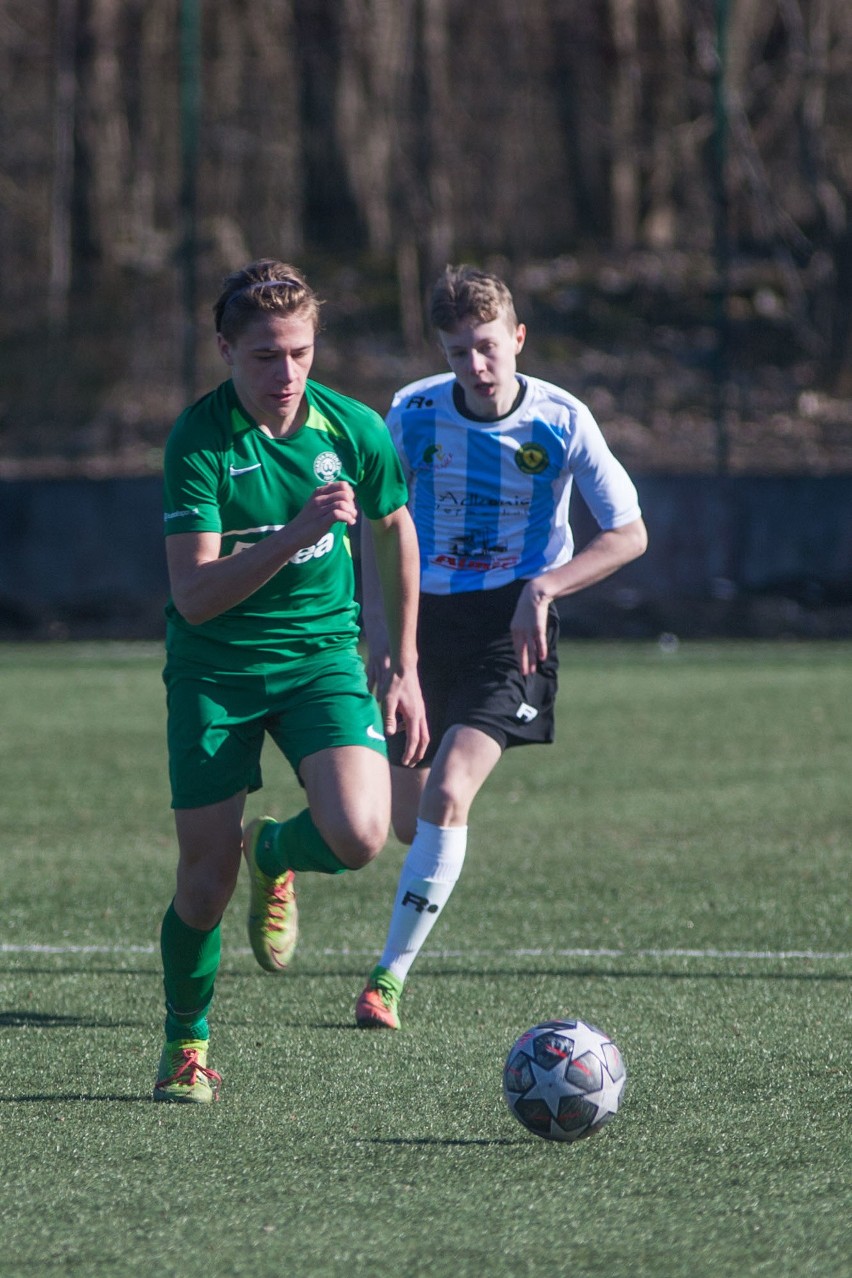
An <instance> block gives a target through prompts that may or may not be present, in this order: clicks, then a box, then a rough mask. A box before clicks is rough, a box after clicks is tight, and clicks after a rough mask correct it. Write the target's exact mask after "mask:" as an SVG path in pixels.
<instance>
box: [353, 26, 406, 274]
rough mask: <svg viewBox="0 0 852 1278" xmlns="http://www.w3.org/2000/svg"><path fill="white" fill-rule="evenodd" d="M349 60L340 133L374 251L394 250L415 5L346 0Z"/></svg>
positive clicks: (385, 251)
mask: <svg viewBox="0 0 852 1278" xmlns="http://www.w3.org/2000/svg"><path fill="white" fill-rule="evenodd" d="M342 9H343V30H344V42H343V47H344V49H345V57H344V58H343V61H342V64H341V68H340V82H339V86H338V101H337V129H338V133H339V135H340V139H341V152H342V154H343V156H344V157H345V161H346V166H347V170H348V173H349V180H350V183H351V186H352V190H353V192H354V194H355V198H356V201H357V203H358V207H359V210H360V212H361V214H362V216H363V218H364V223H365V225H366V229H367V240H368V243H369V246H370V248H371V250H372V251H373V252H376V253H389V252H390V251H391V249H392V247H393V240H394V236H393V229H394V228H393V224H392V205H393V195H392V192H393V157H394V154H395V152H396V149H397V148H396V130H397V126H398V118H399V112H400V108H401V92H400V91H401V75H400V71H401V67H402V64H403V61H404V57H405V47H406V31H407V27H408V25H409V23H410V21H411V5H410V3H401V2H400V0H342Z"/></svg>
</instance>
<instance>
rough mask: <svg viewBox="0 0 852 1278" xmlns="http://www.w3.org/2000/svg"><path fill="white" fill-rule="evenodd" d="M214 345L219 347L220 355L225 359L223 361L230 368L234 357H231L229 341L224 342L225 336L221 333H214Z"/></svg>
mask: <svg viewBox="0 0 852 1278" xmlns="http://www.w3.org/2000/svg"><path fill="white" fill-rule="evenodd" d="M216 345H217V346H218V347H219V354H220V355H221V356H222V359H223V360H224V361H225V363H226V364H227V365H228V367H229V368H230V366H231V365H232V364H233V362H234V357H233V355H232V354H231V343H230V342H226V341H225V338H224V337H223V336H222V334H221V333H217V334H216Z"/></svg>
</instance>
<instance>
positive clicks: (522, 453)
mask: <svg viewBox="0 0 852 1278" xmlns="http://www.w3.org/2000/svg"><path fill="white" fill-rule="evenodd" d="M549 464H550V458H549V457H548V455H547V449H546V448H542V446H541V444H533V443H529V444H521V446H520V448H519V449H518V451H517V452H516V453H515V465H516V466H517V468H518V470H520V471H523V473H524V474H525V475H540V474H541V472H542V471H543V470H547V467H548V465H549Z"/></svg>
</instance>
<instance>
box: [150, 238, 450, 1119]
mask: <svg viewBox="0 0 852 1278" xmlns="http://www.w3.org/2000/svg"><path fill="white" fill-rule="evenodd" d="M319 307H320V303H319V300H318V298H317V296H316V294H315V293H314V292H313V290H312V289H311V288H310V287H309V286H308V284H307V282H306V281H305V279H304V277H303V276H302V275H301V273H300V272H299V271H297V270H295V269H294V268H293V267H292V266H289V265H287V264H286V263H283V262H279V261H276V260H274V259H263V260H261V261H257V262H252V263H250V264H249V265H248V266H246V267H244V268H243V269H241V270H239V271H236V272H235V273H234V274H232V275H230V276H229V277H228V278H227V279H226V281H225V283H224V287H223V290H222V292H221V294H220V296H219V298H218V300H217V302H216V305H215V307H214V315H215V321H216V335H217V342H218V346H219V351H220V354H221V356H222V358H223V360H224V361H225V363H226V364H227V366H228V368H229V370H230V378H229V379H228V380H227V381H225V382H223V383H222V384H221V385H220V386H219V387H218V388H217V389H216V390H214V391H212V392H211V393H210V394H208V395H205V396H203V397H202V398H201V399H200V400H198V401H197V402H196V403H195V404H193V405H192V406H191V407H189V408H187V409H186V411H185V412H184V413H183V414H182V415H181V417H180V418H179V419H178V421H177V422H176V424H175V426H174V428H173V430H172V433H171V435H170V436H169V440H168V444H167V446H166V454H165V467H164V469H165V532H166V556H167V564H168V572H169V583H170V587H171V598H170V600H169V603H168V605H167V609H166V616H167V635H166V650H167V658H166V666H165V670H164V675H163V677H164V680H165V683H166V689H167V702H168V743H169V776H170V781H171V788H172V807H173V808H174V811H175V824H176V830H177V839H178V851H179V855H178V868H177V889H176V892H175V896H174V900H173V901H172V903H171V905H170V906H169V908H168V910H167V911H166V914H165V917H164V919H163V925H162V932H161V950H162V957H163V971H164V989H165V999H166V1020H165V1038H166V1042H165V1046H164V1048H163V1052H162V1056H161V1059H160V1064H159V1069H158V1073H157V1080H156V1083H155V1087H154V1099H155V1100H159V1101H178V1102H195V1103H199V1102H200V1103H205V1102H209V1101H211V1100H214V1099H215V1098H216V1095H217V1093H218V1087H219V1083H220V1082H221V1076H220V1075H219V1074H218V1073H217V1072H216V1071H215V1070H213V1069H211V1068H210V1067H209V1066H208V1064H207V1043H208V1023H207V1014H208V1011H209V1008H210V1005H211V1002H212V998H213V990H214V982H215V977H216V973H217V970H218V965H219V954H220V936H219V926H220V921H221V918H222V915H223V913H224V910H225V907H226V906H227V904H228V901H229V900H230V898H231V896H232V894H233V891H234V888H235V885H236V882H237V876H238V873H239V868H240V862H241V858H242V855H243V854H244V855H245V859H246V862H247V866H248V872H249V877H250V886H251V902H250V906H249V937H250V940H251V944H252V949H253V951H254V953H255V956H256V957H257V959H258V962H259V963H260V964H261V966H262V967H264V968H266V969H267V970H269V971H281V970H282V969H283V968H284V967H286V965H287V962H288V961H289V959H290V956H291V955H292V952H293V949H294V947H295V942H296V936H297V914H296V902H295V894H294V890H293V877H294V871H301V870H312V871H316V872H319V873H323V874H337V873H341V872H342V871H344V870H346V869H350V870H356V869H359V868H360V867H361V866H363V865H366V864H367V863H368V862H369V861H370V860H372V859H373V857H375V856H376V855H377V854H378V852H379V851H380V850H381V848H382V846H383V845H384V843H385V840H386V838H387V833H388V828H389V823H390V774H389V768H388V763H387V750H386V742H385V733H393V732H395V731H396V730H397V727H398V726H399V727H404V729H405V733H406V741H407V743H408V744H407V754H406V761H407V762H408V763H410V764H412V765H413V764H415V763H417V762H418V760H419V759H420V758H421V757H422V755H423V752H424V750H425V748H426V745H427V742H428V730H427V727H426V719H425V712H424V708H423V699H422V696H421V693H420V686H419V683H418V680H417V651H416V621H417V596H418V565H419V553H418V548H417V541H416V535H415V532H414V527H413V524H412V521H411V518H410V516H409V514H408V511H407V508H406V499H407V488H406V484H405V480H404V478H403V475H402V470H401V467H400V464H399V461H398V458H397V456H396V452H395V450H394V447H393V444H392V442H391V440H390V436H389V435H388V433H387V430H386V429H385V426H384V423H383V421H382V419H381V417H379V416H378V414H376V413H374V412H373V411H372V410H371V409H369V408H367V407H366V406H365V405H363V404H360V403H358V402H357V401H356V400H353V399H350V398H348V397H347V396H344V395H340V394H338V393H336V392H334V391H331V390H329V389H327V388H326V387H324V386H320V385H319V384H317V383H316V382H313V381H311V380H309V376H308V375H309V373H310V370H311V365H312V362H313V357H314V341H315V337H316V333H317V330H318V327H319ZM356 499H357V503H358V506H360V509H361V511H362V512H363V515H364V517H365V518H366V519H367V520H369V522H370V526H371V529H372V532H373V535H374V540H375V542H376V546H377V550H378V562H379V570H380V574H381V577H382V587H383V592H384V597H385V600H386V607H387V622H388V626H389V630H390V634H391V648H392V660H393V677H392V680H391V683H390V687H389V690H388V695H387V697H386V698H385V700H384V703H383V706H382V711H381V712H379V710H378V708H377V707H376V705H375V702H374V700H373V698H372V697H371V695H370V692H369V690H368V688H367V682H366V676H365V673H364V668H363V665H362V662H361V660H360V657H359V655H358V652H357V647H356V645H357V642H358V636H359V628H358V608H357V604H356V602H355V598H354V574H353V568H352V557H351V551H350V546H349V538H348V530H349V529H350V528H351V527H352V526H353V525H354V524H355V522H356V519H357V507H356ZM267 733H268V734H269V736H270V737H271V738H272V739H273V741H274V742H275V743H276V745H277V746H278V748H279V749H280V750H281V751H282V753H283V754H284V755H285V757H286V758H287V760H288V761H289V763H290V765H291V766H292V768H293V769H294V771H295V773H296V775H297V776H298V777H299V780H300V782H301V784H302V785H303V787H304V790H305V796H306V800H307V803H306V806H305V808H304V809H303V810H302V811H301V812H299V813H297V814H296V815H295V816H293V817H291V818H290V819H289V820H287V821H284V822H277V821H274V820H273V819H272V818H269V817H262V818H260V819H259V820H256V821H253V822H251V823H250V825H249V826H248V827H247V828H246V829H245V831H243V829H242V820H243V809H244V805H245V799H246V795H247V794H248V793H249V792H250V791H253V790H256V789H258V788H260V786H261V784H262V777H261V769H260V756H261V747H262V744H263V741H264V739H265V736H266V734H267Z"/></svg>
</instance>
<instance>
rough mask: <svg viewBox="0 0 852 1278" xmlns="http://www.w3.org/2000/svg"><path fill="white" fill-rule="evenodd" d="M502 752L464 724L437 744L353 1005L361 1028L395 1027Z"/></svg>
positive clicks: (397, 1026)
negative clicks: (380, 936) (389, 906)
mask: <svg viewBox="0 0 852 1278" xmlns="http://www.w3.org/2000/svg"><path fill="white" fill-rule="evenodd" d="M501 754H502V747H501V746H500V745H499V744H498V742H497V741H495V740H494V738H493V737H490V736H488V735H487V734H486V733H484V732H481V731H480V730H479V729H477V728H472V727H468V726H464V725H456V726H455V727H453V728H450V730H449V731H448V732H447V733H446V734H445V736H444V738H443V740H442V741H441V745H440V747H439V749H438V752H437V754H436V756H435V759H434V761H433V763H432V766H431V768H430V769H429V772H428V776H427V778H426V780H425V783H424V784H423V790H422V796H421V801H420V815H419V817H418V818H417V822H416V829H415V831H414V838H413V841H412V843H411V847H410V848H409V850H408V854H407V856H406V858H405V861H404V862H403V866H402V870H401V872H400V876H399V884H398V887H397V893H396V898H395V900H394V905H393V911H392V913H391V921H390V926H389V928H388V935H387V940H386V942H385V948H384V950H383V952H382V956H381V958H380V959H379V962H378V964H377V965H376V967H375V968H374V969H373V971H372V972H371V973H370V976H369V978H368V980H367V985H366V988H365V989H364V991H363V992H362V994H361V997H360V998H359V1000H358V1003H357V1005H356V1010H355V1018H356V1021H357V1023H358V1024H359V1025H360V1026H361V1027H362V1028H364V1029H370V1028H388V1029H398V1028H399V997H400V995H401V993H402V986H403V982H404V981H405V979H406V977H407V975H408V972H409V969H410V967H411V965H412V963H413V962H414V960H415V958H416V957H417V955H418V954H419V953H420V951H421V949H422V948H423V946H424V945H425V943H426V940H427V938H428V936H429V934H430V932H431V931H432V928H433V927H434V925H435V923H436V922H437V920H438V915H439V914H440V913H441V911H442V910H443V908H444V906H445V905H446V903H447V901H448V900H449V898H450V895H451V893H452V891H453V888H454V887H455V885H456V883H457V882H458V879H459V876H460V874H461V871H462V866H463V864H464V858H465V853H466V850H467V822H468V815H469V813H470V808H471V805H472V803H473V800H474V799H475V798H476V795H477V794H478V793H479V791H480V789H481V788H482V786H483V785H484V783H485V781H486V780H487V778H488V776H489V775H490V774H491V772H492V771H493V770H494V768H495V767H496V765H497V763H498V762H499V760H500V756H501ZM395 772H396V770H395ZM414 789H415V787H414V786H411V787H410V788H409V790H410V793H413V791H414Z"/></svg>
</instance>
